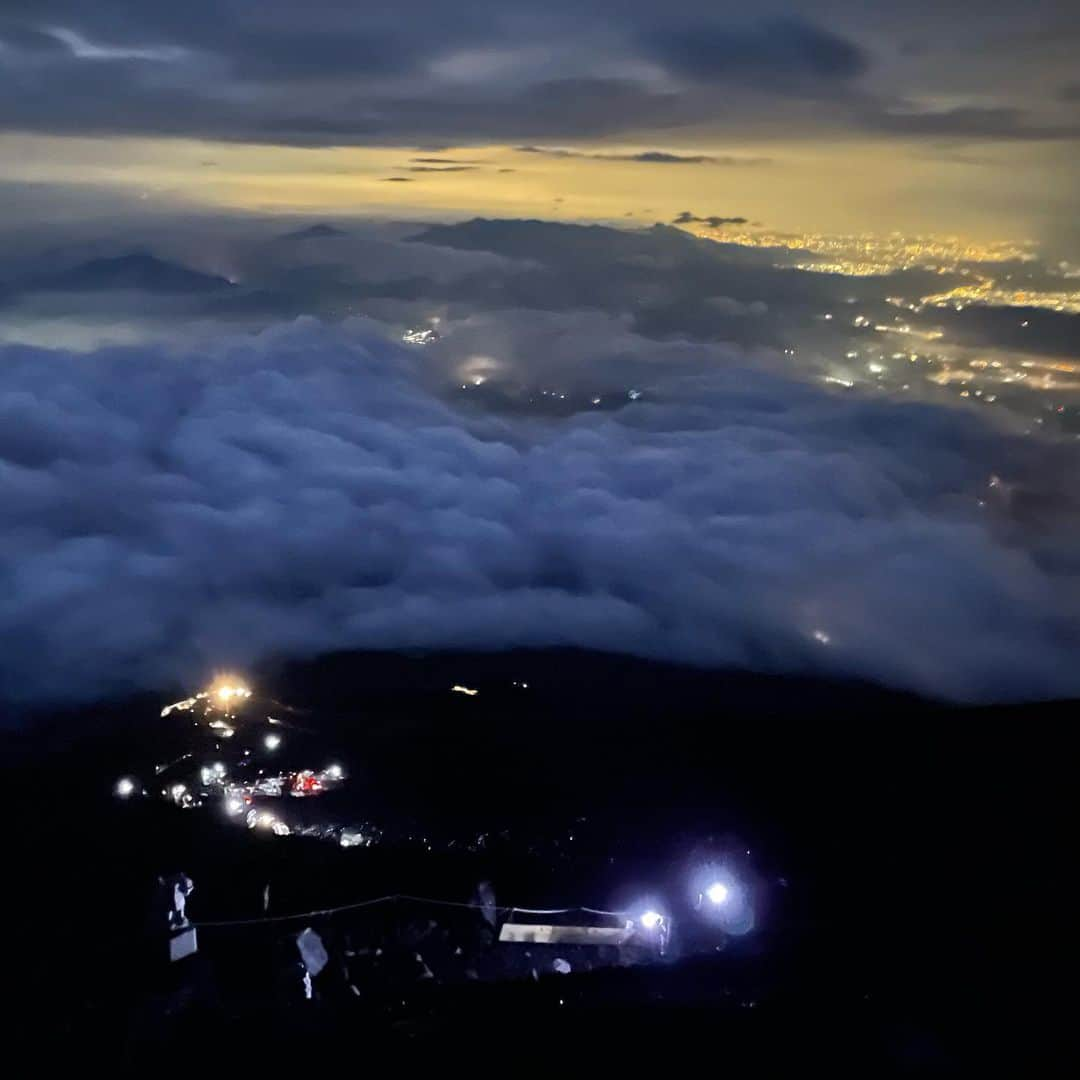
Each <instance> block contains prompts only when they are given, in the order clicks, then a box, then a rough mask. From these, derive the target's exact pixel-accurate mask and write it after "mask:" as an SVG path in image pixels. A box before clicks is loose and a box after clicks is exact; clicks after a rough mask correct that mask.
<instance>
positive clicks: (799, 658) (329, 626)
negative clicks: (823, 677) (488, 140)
mask: <svg viewBox="0 0 1080 1080" xmlns="http://www.w3.org/2000/svg"><path fill="white" fill-rule="evenodd" d="M424 363H425V354H424V353H423V352H419V353H418V352H409V351H407V350H404V349H402V348H400V347H398V346H397V345H394V344H391V343H389V342H387V341H385V340H383V339H381V338H379V337H377V336H375V335H374V333H373V331H372V329H371V324H368V323H363V322H354V323H347V324H345V325H344V326H342V327H339V328H336V329H329V328H326V327H324V326H321V325H320V324H318V323H315V322H313V321H311V320H301V321H299V322H297V323H295V324H290V325H287V326H282V327H279V328H276V329H271V330H267V331H265V332H263V333H261V334H259V335H257V336H250V337H239V336H237V337H221V338H219V339H218V340H217V341H216V342H213V343H211V344H202V345H200V346H198V347H197V348H195V347H191V349H190V351H187V352H184V351H179V350H169V349H167V348H165V347H155V346H150V345H143V346H138V347H134V348H130V349H102V350H99V351H97V352H92V353H81V354H77V355H76V354H69V353H66V352H62V351H44V350H35V349H31V348H28V347H24V346H8V347H5V348H2V349H0V367H2V370H3V373H4V378H3V383H2V388H0V500H2V502H0V505H2V506H3V508H4V513H3V525H2V527H0V577H2V588H3V591H2V594H0V595H2V597H3V598H2V600H0V696H2V697H3V698H6V699H8V700H9V701H13V700H20V699H21V700H26V701H38V702H40V701H45V700H62V699H72V700H78V699H87V698H90V697H92V696H94V695H97V694H102V693H107V692H110V691H115V690H117V689H121V688H127V687H131V686H154V685H157V684H160V683H161V681H163V680H166V679H171V678H180V679H184V680H198V679H201V678H202V677H203V676H204V675H205V673H206V672H207V671H208V670H209V669H211V668H213V667H218V666H223V665H247V664H251V663H254V662H256V661H258V660H260V659H264V658H266V657H269V656H272V655H286V656H298V655H307V654H312V653H315V652H318V651H321V650H325V649H330V648H343V647H365V648H387V649H390V648H400V647H432V648H442V647H467V648H489V647H490V648H502V647H511V646H516V645H536V646H542V645H554V644H574V645H581V646H589V647H596V648H604V649H616V650H625V651H629V652H632V653H636V654H641V655H649V656H657V657H667V658H675V659H680V660H687V661H692V662H696V663H703V664H710V665H738V666H750V667H753V668H758V669H764V670H774V671H787V672H793V671H798V672H819V673H822V674H833V675H851V676H859V677H867V678H871V679H877V680H881V681H884V682H886V683H889V684H892V685H896V686H902V687H908V688H914V689H916V690H920V691H924V692H929V693H933V694H942V695H946V696H950V697H957V698H963V699H1001V698H1014V697H1024V696H1040V697H1041V696H1048V695H1057V694H1066V693H1076V692H1078V691H1080V668H1078V667H1077V665H1076V664H1075V663H1074V662H1073V660H1074V657H1073V656H1072V651H1071V647H1072V646H1073V645H1074V644H1075V641H1076V640H1077V636H1076V635H1077V631H1078V630H1080V625H1078V624H1080V619H1078V618H1077V613H1078V610H1080V608H1078V605H1077V576H1076V568H1075V566H1074V565H1073V564H1072V562H1070V557H1069V556H1068V554H1067V553H1068V551H1069V550H1071V547H1070V545H1069V542H1068V539H1069V538H1068V536H1066V535H1062V536H1060V537H1059V536H1057V535H1056V534H1055V531H1054V530H1055V526H1054V525H1053V523H1052V522H1051V524H1049V525H1047V524H1046V523H1045V522H1044V523H1043V525H1042V526H1041V535H1040V536H1039V541H1038V546H1037V547H1035V546H1034V545H1033V544H1032V543H1030V542H1029V541H1028V540H1027V539H1026V538H1025V531H1024V526H1023V524H1022V523H1021V522H1018V521H1017V520H1016V515H1015V513H1014V512H1012V511H1011V510H1010V504H1009V503H1008V502H1007V501H1006V500H1005V499H1004V498H1002V496H1001V492H1002V485H995V487H993V488H990V487H988V480H989V477H990V474H991V473H992V472H1004V473H1005V474H1008V471H1009V469H1010V468H1011V469H1012V470H1013V474H1015V475H1016V476H1017V478H1018V479H1019V481H1020V482H1024V478H1025V475H1026V476H1028V477H1030V475H1034V474H1035V472H1036V467H1037V466H1036V456H1035V455H1036V450H1035V449H1033V447H1032V443H1031V441H1030V440H1028V441H1027V442H1024V441H1022V440H1017V439H1014V438H1013V437H1011V436H1009V435H1008V434H1007V433H1006V432H1004V431H1002V430H998V429H995V428H992V427H991V426H990V425H989V423H988V421H987V420H986V419H983V418H980V417H979V416H976V415H975V414H974V413H968V412H962V411H959V412H958V411H952V410H946V409H943V408H939V407H936V406H932V405H926V404H919V403H910V404H898V403H895V402H892V401H889V400H884V399H881V398H879V399H876V400H871V399H869V398H868V399H865V400H863V399H858V398H854V397H852V396H851V395H843V396H840V397H837V396H834V395H831V394H829V393H827V392H825V391H823V390H822V389H821V388H820V387H818V386H811V385H809V384H806V383H802V382H798V381H794V380H791V379H788V378H784V377H782V376H779V375H775V374H769V373H766V372H762V371H761V370H752V369H751V368H749V367H746V366H737V365H736V366H731V365H730V364H729V365H726V366H719V365H716V366H713V367H706V366H703V367H702V371H701V373H699V374H696V375H695V374H687V373H686V371H685V370H682V369H679V370H677V372H676V373H673V374H671V375H670V376H667V377H663V378H658V379H657V380H656V381H655V382H654V385H653V386H652V387H651V389H650V391H649V393H648V394H647V395H646V396H644V397H643V398H642V399H641V400H639V401H635V402H633V403H629V402H627V404H626V405H624V406H623V407H621V408H618V409H615V410H596V411H591V412H580V413H577V414H575V415H573V416H570V417H564V418H560V419H546V420H545V419H537V418H536V417H529V418H508V417H507V416H506V415H502V416H499V415H493V414H490V413H485V412H483V411H478V410H476V409H475V408H466V407H464V406H463V405H462V404H461V403H460V401H458V402H455V401H449V402H448V401H446V400H443V399H441V398H440V397H439V396H438V395H437V394H436V393H435V392H433V390H432V389H430V386H429V384H430V383H431V380H430V379H429V378H427V376H426V373H425V372H424V370H423V365H424ZM461 400H467V395H462V398H461ZM1058 460H1060V458H1059V459H1058ZM1022 474H1023V475H1022ZM1074 475H1075V474H1074ZM1055 482H1057V480H1055ZM1062 482H1064V481H1062Z"/></svg>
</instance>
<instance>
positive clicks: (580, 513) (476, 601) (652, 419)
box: [0, 0, 1080, 706]
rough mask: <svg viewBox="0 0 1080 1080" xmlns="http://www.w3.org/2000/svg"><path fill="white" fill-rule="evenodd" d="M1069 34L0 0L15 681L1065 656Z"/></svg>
mask: <svg viewBox="0 0 1080 1080" xmlns="http://www.w3.org/2000/svg"><path fill="white" fill-rule="evenodd" d="M1078 49H1080V14H1078V11H1077V8H1076V6H1075V5H1074V4H1071V3H1066V2H1064V0H1061V2H1057V0H1036V2H1033V3H1029V4H1026V5H1017V4H1015V3H1009V4H1005V3H1000V2H998V0H987V2H985V3H982V4H980V5H979V6H978V8H977V9H974V8H972V6H971V5H961V4H957V3H949V2H946V3H941V2H934V3H931V2H929V0H925V2H924V0H916V2H912V3H905V4H898V5H886V6H884V7H882V6H874V5H866V4H864V3H856V2H854V0H830V2H822V3H817V4H813V5H809V4H805V5H792V4H790V3H787V4H785V3H773V2H766V3H762V4H755V5H751V6H749V7H748V6H747V5H734V4H726V3H705V2H688V0H673V2H671V3H667V4H663V5H658V4H655V3H652V2H650V3H645V2H639V0H610V2H593V3H586V4H582V3H580V2H575V3H570V2H568V0H550V2H547V3H545V4H543V5H537V4H530V3H525V2H524V0H502V2H498V3H496V2H494V0H491V2H488V0H464V2H461V3H455V4H446V3H444V2H443V0H438V2H436V0H401V2H399V3H395V4H393V5H388V6H376V5H364V4H350V3H345V2H335V0H310V2H306V3H303V4H298V3H294V2H291V0H289V2H286V0H263V2H260V3H249V2H246V0H225V2H223V0H188V2H186V3H183V4H176V3H159V2H156V0H138V2H136V0H99V2H97V3H93V4H87V3H76V2H74V0H33V2H31V0H5V2H4V3H3V5H2V8H0V160H2V161H3V169H2V173H0V501H2V505H3V507H4V513H3V515H2V519H0V596H2V599H0V699H2V700H3V701H4V702H5V703H6V705H13V706H14V705H18V706H24V705H27V704H30V705H39V704H51V703H56V702H85V701H90V700H93V699H95V698H97V697H101V696H103V695H109V694H114V693H120V692H126V691H130V690H134V689H154V688H156V687H160V686H161V685H163V684H171V683H174V682H181V683H188V684H191V685H199V684H201V682H202V680H203V679H204V677H205V676H206V675H207V674H208V673H209V672H212V671H213V670H216V669H219V668H221V667H223V666H230V667H236V668H239V669H241V670H243V669H247V668H249V667H250V666H251V665H255V664H258V663H260V662H263V661H266V660H267V659H269V658H274V657H286V658H293V657H295V658H303V657H311V656H316V655H319V654H320V653H323V652H327V651H330V650H334V649H348V648H362V649H395V650H397V649H415V648H424V649H433V650H438V649H448V648H461V649H471V650H488V649H491V650H498V649H504V648H512V647H520V646H534V647H546V646H565V645H572V646H581V647H585V648H592V649H604V650H613V651H616V652H620V653H629V654H631V655H637V656H647V657H653V658H659V659H664V660H674V661H682V662H687V663H692V664H696V665H701V666H704V667H706V668H739V669H750V670H755V671H764V672H777V673H799V674H811V675H820V676H824V677H831V678H849V677H855V678H861V679H868V680H871V681H874V682H879V683H883V684H885V685H887V686H890V687H896V688H901V689H905V690H913V691H916V692H919V693H923V694H927V695H930V696H933V697H943V698H946V699H949V700H961V701H980V702H993V701H1006V700H1008V701H1012V700H1022V699H1032V698H1037V699H1041V698H1050V697H1059V696H1068V695H1075V694H1077V693H1078V692H1080V666H1078V665H1077V664H1076V663H1075V646H1076V641H1077V640H1078V635H1080V556H1078V554H1077V552H1078V550H1080V548H1078V546H1077V544H1076V539H1077V533H1078V528H1080V468H1078V465H1080V460H1078V453H1080V442H1078V440H1080V229H1078V228H1077V221H1078V220H1080V217H1078V209H1080V203H1078V196H1077V192H1078V191H1080V152H1078V146H1080V81H1078V72H1077V68H1076V63H1075V58H1076V55H1077V52H1078ZM423 331H433V333H431V334H428V335H424V334H423V333H422V332H423Z"/></svg>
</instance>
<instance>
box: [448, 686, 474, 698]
mask: <svg viewBox="0 0 1080 1080" xmlns="http://www.w3.org/2000/svg"><path fill="white" fill-rule="evenodd" d="M450 693H452V694H467V695H468V696H469V697H476V695H477V694H479V693H480V691H479V690H472V689H470V688H469V687H468V686H458V685H455V686H451V687H450Z"/></svg>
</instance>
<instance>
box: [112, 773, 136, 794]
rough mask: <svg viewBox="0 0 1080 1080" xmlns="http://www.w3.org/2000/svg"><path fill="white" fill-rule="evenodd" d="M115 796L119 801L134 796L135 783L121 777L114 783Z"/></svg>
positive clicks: (126, 777) (128, 778)
mask: <svg viewBox="0 0 1080 1080" xmlns="http://www.w3.org/2000/svg"><path fill="white" fill-rule="evenodd" d="M116 794H117V795H119V796H120V798H121V799H127V798H129V797H130V796H132V795H134V794H135V781H134V780H132V779H131V778H130V777H128V776H123V777H121V778H120V779H119V780H117V781H116Z"/></svg>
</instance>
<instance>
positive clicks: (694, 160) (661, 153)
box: [514, 146, 771, 166]
mask: <svg viewBox="0 0 1080 1080" xmlns="http://www.w3.org/2000/svg"><path fill="white" fill-rule="evenodd" d="M514 149H515V150H517V151H518V153H519V154H542V155H544V156H545V157H555V158H589V159H591V160H593V161H641V162H644V163H645V164H647V165H732V166H737V165H766V164H771V159H770V158H763V157H735V156H732V155H723V156H719V157H717V156H714V155H710V154H675V153H672V152H671V151H668V150H642V151H639V152H638V153H632V154H604V153H587V152H585V151H582V150H569V149H566V148H564V147H557V146H516V147H514Z"/></svg>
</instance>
